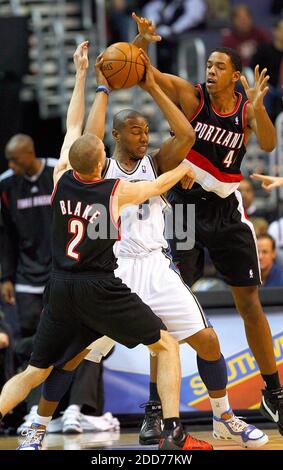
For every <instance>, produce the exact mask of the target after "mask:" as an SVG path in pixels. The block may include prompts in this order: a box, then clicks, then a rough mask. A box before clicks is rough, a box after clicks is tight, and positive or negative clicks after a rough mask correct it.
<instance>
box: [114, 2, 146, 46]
mask: <svg viewBox="0 0 283 470" xmlns="http://www.w3.org/2000/svg"><path fill="white" fill-rule="evenodd" d="M138 3H139V2H138V1H136V0H111V1H110V2H108V15H107V16H108V18H109V26H110V36H111V40H110V43H114V42H128V41H129V19H130V15H131V12H132V11H134V10H135V9H136V8H137V7H138V6H139V5H138Z"/></svg>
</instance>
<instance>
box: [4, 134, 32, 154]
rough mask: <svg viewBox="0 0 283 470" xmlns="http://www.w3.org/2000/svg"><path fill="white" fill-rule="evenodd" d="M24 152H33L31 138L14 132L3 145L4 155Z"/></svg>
mask: <svg viewBox="0 0 283 470" xmlns="http://www.w3.org/2000/svg"><path fill="white" fill-rule="evenodd" d="M18 153H25V154H28V153H30V154H35V151H34V143H33V140H32V138H31V137H30V136H29V135H26V134H16V135H14V136H13V137H11V139H10V140H9V141H8V142H7V144H6V147H5V154H6V157H7V158H9V157H10V156H13V155H14V154H18Z"/></svg>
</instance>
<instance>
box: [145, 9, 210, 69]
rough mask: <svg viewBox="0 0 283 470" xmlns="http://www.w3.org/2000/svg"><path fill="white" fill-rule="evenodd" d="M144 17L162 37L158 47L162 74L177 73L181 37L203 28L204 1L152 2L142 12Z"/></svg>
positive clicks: (159, 65) (159, 66)
mask: <svg viewBox="0 0 283 470" xmlns="http://www.w3.org/2000/svg"><path fill="white" fill-rule="evenodd" d="M142 16H144V17H146V18H149V19H151V20H152V21H153V22H154V23H155V24H156V26H157V32H158V34H160V35H161V36H162V41H161V42H160V43H159V45H158V49H157V53H158V68H159V69H160V70H161V71H162V72H175V73H176V70H174V67H175V62H174V59H175V57H176V53H175V51H174V54H172V50H173V48H175V49H176V46H177V43H178V40H179V37H180V35H182V34H183V33H186V32H187V31H190V30H192V29H197V28H203V27H204V25H205V17H206V3H205V1H204V0H174V2H172V1H170V0H152V1H149V2H148V3H147V4H146V5H145V7H144V8H143V11H142Z"/></svg>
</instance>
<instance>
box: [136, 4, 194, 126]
mask: <svg viewBox="0 0 283 470" xmlns="http://www.w3.org/2000/svg"><path fill="white" fill-rule="evenodd" d="M132 17H133V19H134V21H135V22H136V24H137V27H138V31H139V34H138V35H137V36H136V37H135V39H134V41H133V44H135V45H136V46H137V47H140V48H142V49H143V50H144V51H145V52H147V48H148V45H149V43H150V42H158V41H161V39H162V38H161V36H159V35H158V34H157V32H156V29H155V26H154V25H153V23H152V21H151V20H149V19H147V18H140V17H139V16H138V15H136V14H135V13H133V14H132ZM153 73H154V78H155V80H156V82H157V84H158V85H159V86H160V88H161V89H162V90H163V91H164V92H165V93H166V95H167V96H168V97H169V98H170V100H171V101H173V102H174V103H175V104H176V105H177V106H179V107H181V108H182V111H183V112H184V114H185V115H186V116H187V118H188V119H190V118H191V117H192V116H193V114H194V113H195V111H196V109H197V108H198V105H199V95H198V90H197V89H196V88H195V87H194V86H193V85H192V84H191V83H189V82H187V81H186V80H184V79H183V78H180V77H176V76H175V75H171V74H168V73H162V72H160V71H159V70H158V69H157V68H155V67H153Z"/></svg>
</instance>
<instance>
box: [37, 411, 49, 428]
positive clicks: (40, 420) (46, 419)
mask: <svg viewBox="0 0 283 470" xmlns="http://www.w3.org/2000/svg"><path fill="white" fill-rule="evenodd" d="M51 419H52V416H40V415H39V414H37V413H36V415H35V417H34V420H33V423H36V424H40V425H41V426H45V427H46V428H47V426H48V424H49V423H50V421H51Z"/></svg>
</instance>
